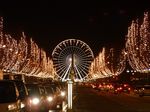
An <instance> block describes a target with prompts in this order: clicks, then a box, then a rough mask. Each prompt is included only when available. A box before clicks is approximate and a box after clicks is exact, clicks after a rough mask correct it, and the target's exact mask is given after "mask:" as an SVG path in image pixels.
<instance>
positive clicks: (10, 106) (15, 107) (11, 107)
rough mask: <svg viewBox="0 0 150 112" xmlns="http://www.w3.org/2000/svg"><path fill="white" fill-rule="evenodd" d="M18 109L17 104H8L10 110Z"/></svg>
mask: <svg viewBox="0 0 150 112" xmlns="http://www.w3.org/2000/svg"><path fill="white" fill-rule="evenodd" d="M16 109H17V105H16V104H10V105H8V110H16Z"/></svg>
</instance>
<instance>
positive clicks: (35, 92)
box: [26, 83, 44, 112]
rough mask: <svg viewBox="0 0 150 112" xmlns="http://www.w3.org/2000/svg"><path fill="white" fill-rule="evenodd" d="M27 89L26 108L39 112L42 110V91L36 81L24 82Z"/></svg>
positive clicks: (30, 111) (32, 111)
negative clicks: (32, 82) (31, 82)
mask: <svg viewBox="0 0 150 112" xmlns="http://www.w3.org/2000/svg"><path fill="white" fill-rule="evenodd" d="M26 87H27V90H28V93H29V95H28V99H29V100H28V110H29V112H41V111H43V110H42V109H43V107H44V106H43V105H42V104H43V93H42V92H43V91H42V90H40V86H39V84H37V83H34V84H26Z"/></svg>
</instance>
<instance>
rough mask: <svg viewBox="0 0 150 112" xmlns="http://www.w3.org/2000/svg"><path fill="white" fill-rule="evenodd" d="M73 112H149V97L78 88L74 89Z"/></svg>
mask: <svg viewBox="0 0 150 112" xmlns="http://www.w3.org/2000/svg"><path fill="white" fill-rule="evenodd" d="M74 94H75V97H74V100H73V103H74V104H73V112H150V97H139V96H136V95H134V94H126V93H123V94H118V95H116V94H113V93H111V92H99V91H97V90H94V89H92V88H88V87H83V86H78V87H76V89H74Z"/></svg>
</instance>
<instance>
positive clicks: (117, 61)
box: [89, 12, 150, 79]
mask: <svg viewBox="0 0 150 112" xmlns="http://www.w3.org/2000/svg"><path fill="white" fill-rule="evenodd" d="M126 61H128V63H129V64H130V66H131V67H132V69H133V70H134V71H136V72H140V73H148V72H150V15H149V12H145V13H144V17H143V19H142V20H141V19H137V20H133V21H132V23H131V25H130V26H129V27H128V33H127V36H126V43H125V48H124V49H122V50H119V51H118V50H116V49H114V48H110V49H108V48H103V49H102V51H101V52H100V53H99V55H98V56H97V57H96V58H95V59H94V60H93V62H92V64H91V68H90V72H89V78H90V79H95V78H104V77H110V76H116V75H119V74H121V73H122V72H123V71H124V69H125V67H126Z"/></svg>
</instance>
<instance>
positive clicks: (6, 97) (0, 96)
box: [0, 81, 17, 103]
mask: <svg viewBox="0 0 150 112" xmlns="http://www.w3.org/2000/svg"><path fill="white" fill-rule="evenodd" d="M16 96H17V95H16V89H15V85H14V83H13V82H7V81H6V82H3V81H2V82H0V103H9V102H14V101H16V99H17V98H16Z"/></svg>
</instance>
